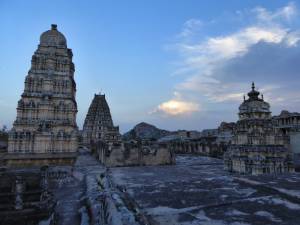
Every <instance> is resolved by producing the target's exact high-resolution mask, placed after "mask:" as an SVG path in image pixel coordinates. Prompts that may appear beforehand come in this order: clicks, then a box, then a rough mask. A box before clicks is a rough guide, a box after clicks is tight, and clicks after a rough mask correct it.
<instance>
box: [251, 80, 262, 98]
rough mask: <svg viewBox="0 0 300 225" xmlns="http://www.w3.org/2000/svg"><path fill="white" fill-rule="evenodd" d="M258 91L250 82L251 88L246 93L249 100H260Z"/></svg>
mask: <svg viewBox="0 0 300 225" xmlns="http://www.w3.org/2000/svg"><path fill="white" fill-rule="evenodd" d="M259 94H260V93H259V91H256V90H255V84H254V82H252V90H251V91H250V92H249V93H248V96H249V100H262V99H260V98H259Z"/></svg>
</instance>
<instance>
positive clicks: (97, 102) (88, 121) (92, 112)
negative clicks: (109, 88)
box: [82, 94, 121, 147]
mask: <svg viewBox="0 0 300 225" xmlns="http://www.w3.org/2000/svg"><path fill="white" fill-rule="evenodd" d="M82 138H83V144H84V145H85V146H87V147H91V144H93V143H96V142H97V141H105V142H107V141H118V140H120V139H121V135H120V133H119V127H118V126H114V124H113V120H112V117H111V114H110V109H109V106H108V104H107V101H106V99H105V95H102V94H95V95H94V99H93V101H92V103H91V105H90V107H89V110H88V113H87V116H86V118H85V120H84V125H83V132H82Z"/></svg>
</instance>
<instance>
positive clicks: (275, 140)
mask: <svg viewBox="0 0 300 225" xmlns="http://www.w3.org/2000/svg"><path fill="white" fill-rule="evenodd" d="M259 95H260V93H259V92H258V91H257V90H255V85H254V83H252V90H251V91H250V92H249V93H248V99H246V98H245V97H244V102H243V103H242V104H241V105H240V107H239V114H238V115H239V120H238V121H237V123H236V126H235V129H234V133H233V134H234V137H233V140H232V145H231V146H230V147H229V149H228V150H227V152H226V153H225V154H224V163H225V169H227V170H229V171H231V172H238V173H245V174H253V175H258V174H266V173H283V172H291V171H294V168H293V163H292V156H291V152H290V151H289V150H288V149H287V148H286V147H285V146H286V144H287V141H286V136H284V135H283V133H281V132H280V130H278V129H276V128H275V123H274V121H273V120H272V115H271V111H270V105H269V103H267V102H265V101H264V99H263V95H261V97H260V96H259Z"/></svg>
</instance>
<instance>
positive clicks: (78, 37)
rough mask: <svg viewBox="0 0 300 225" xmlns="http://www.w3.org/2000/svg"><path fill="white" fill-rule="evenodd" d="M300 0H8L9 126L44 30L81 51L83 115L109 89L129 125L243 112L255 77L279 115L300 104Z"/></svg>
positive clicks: (3, 115) (211, 119)
mask: <svg viewBox="0 0 300 225" xmlns="http://www.w3.org/2000/svg"><path fill="white" fill-rule="evenodd" d="M299 7H300V1H290V2H289V1H283V0H277V1H273V0H269V1H268V0H265V1H255V0H243V1H240V0H228V1H219V0H210V1H198V0H184V1H183V0H172V1H169V0H151V1H150V0H148V1H146V0H142V1H141V0H130V1H121V0H119V1H115V0H111V1H108V0H106V1H104V0H103V1H100V0H97V1H96V0H95V1H87V0H74V1H67V0H51V1H35V0H26V1H22V0H19V1H16V0H0V27H1V35H0V59H1V64H0V91H1V92H0V93H1V94H0V127H1V126H3V125H7V126H8V127H9V128H11V126H12V123H13V121H14V120H15V117H16V106H17V101H18V100H19V99H20V96H21V94H22V92H23V89H24V80H25V76H26V75H27V73H28V70H29V69H30V60H31V57H32V55H33V53H34V51H35V50H36V49H37V46H38V44H39V37H40V35H41V33H42V32H44V31H46V30H49V29H50V26H51V24H57V26H58V30H59V31H61V32H62V33H63V34H64V35H65V37H66V39H67V43H68V47H69V48H71V49H72V51H73V55H74V56H73V62H74V64H75V69H76V71H75V82H76V84H77V94H76V100H77V103H78V114H77V123H78V126H79V128H80V129H81V128H82V125H83V121H84V118H85V115H86V113H87V110H88V107H89V105H90V103H91V101H92V98H93V96H94V94H95V93H99V92H101V93H104V94H105V95H106V99H107V101H108V104H109V106H110V110H111V113H112V117H113V120H114V124H115V125H119V126H120V130H121V132H125V131H128V130H129V129H131V128H132V127H133V126H134V125H136V124H137V123H139V122H142V121H144V122H148V123H151V124H154V125H156V126H157V127H159V128H163V129H168V130H177V129H188V130H202V129H207V128H216V127H218V125H219V124H220V123H221V122H222V121H227V122H231V121H236V120H237V119H238V117H237V113H238V107H239V105H240V104H241V102H242V99H243V95H244V94H247V92H249V90H250V87H251V82H252V81H254V82H255V84H256V87H257V89H258V90H259V91H260V92H261V93H263V94H264V99H265V100H266V101H268V102H269V103H270V105H271V110H272V112H273V115H276V114H279V113H280V111H281V110H289V111H298V112H299V111H300V88H299V86H300V77H299V72H300V63H299V60H300V41H299V40H300V14H299V13H300V8H299Z"/></svg>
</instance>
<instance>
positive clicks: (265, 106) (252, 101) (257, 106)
mask: <svg viewBox="0 0 300 225" xmlns="http://www.w3.org/2000/svg"><path fill="white" fill-rule="evenodd" d="M259 95H260V93H259V91H257V90H255V84H254V82H252V90H251V91H250V92H249V93H248V96H249V98H248V99H247V100H246V99H244V102H243V103H242V104H241V105H240V107H239V110H240V114H241V113H252V112H266V113H270V105H269V103H267V102H265V101H264V99H263V96H262V97H261V98H260V97H259Z"/></svg>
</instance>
